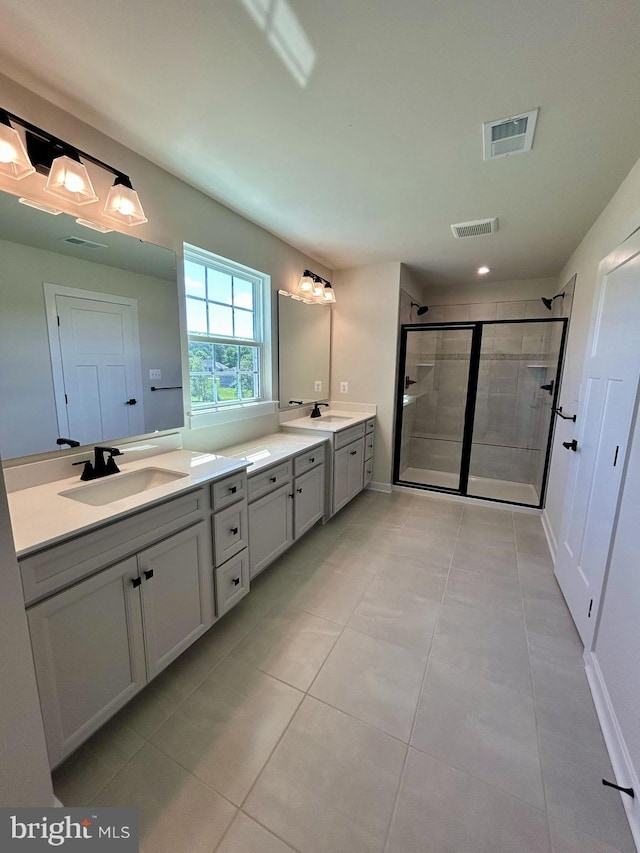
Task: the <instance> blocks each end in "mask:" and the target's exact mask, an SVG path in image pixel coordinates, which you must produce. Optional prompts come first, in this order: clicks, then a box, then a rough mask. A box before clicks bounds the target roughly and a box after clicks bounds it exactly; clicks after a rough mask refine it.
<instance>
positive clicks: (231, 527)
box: [213, 501, 249, 566]
mask: <svg viewBox="0 0 640 853" xmlns="http://www.w3.org/2000/svg"><path fill="white" fill-rule="evenodd" d="M213 543H214V555H215V564H216V566H221V565H222V564H223V563H224V562H225V561H226V560H228V559H229V557H233V555H234V554H237V553H238V551H242V549H243V548H246V547H247V545H248V544H249V535H248V528H247V504H246V501H242V503H239V504H234V505H233V506H230V507H227V509H223V510H222V512H217V513H216V514H215V515H214V516H213Z"/></svg>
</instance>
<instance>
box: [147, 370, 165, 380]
mask: <svg viewBox="0 0 640 853" xmlns="http://www.w3.org/2000/svg"><path fill="white" fill-rule="evenodd" d="M149 379H162V371H161V370H150V371H149Z"/></svg>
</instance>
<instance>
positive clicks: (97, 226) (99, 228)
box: [76, 219, 113, 234]
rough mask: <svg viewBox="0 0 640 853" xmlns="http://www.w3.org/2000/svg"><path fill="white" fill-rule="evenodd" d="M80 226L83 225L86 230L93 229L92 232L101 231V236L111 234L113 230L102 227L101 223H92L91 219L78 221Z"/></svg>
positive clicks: (105, 226)
mask: <svg viewBox="0 0 640 853" xmlns="http://www.w3.org/2000/svg"><path fill="white" fill-rule="evenodd" d="M76 222H77V223H78V225H83V226H84V227H85V228H91V230H92V231H99V232H100V233H101V234H110V233H111V232H112V231H113V228H109V226H108V225H101V224H100V223H99V222H92V221H91V220H90V219H76Z"/></svg>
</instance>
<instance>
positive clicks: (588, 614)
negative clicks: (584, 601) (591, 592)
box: [587, 598, 593, 619]
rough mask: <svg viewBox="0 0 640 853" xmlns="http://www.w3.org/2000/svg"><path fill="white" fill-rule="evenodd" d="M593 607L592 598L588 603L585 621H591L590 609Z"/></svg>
mask: <svg viewBox="0 0 640 853" xmlns="http://www.w3.org/2000/svg"><path fill="white" fill-rule="evenodd" d="M592 607H593V598H592V599H591V601H590V602H589V612H588V613H587V619H591V608H592Z"/></svg>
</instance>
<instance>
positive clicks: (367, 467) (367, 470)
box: [364, 459, 373, 486]
mask: <svg viewBox="0 0 640 853" xmlns="http://www.w3.org/2000/svg"><path fill="white" fill-rule="evenodd" d="M372 476H373V459H367V461H366V462H365V463H364V485H365V486H368V485H369V483H370V482H371V478H372Z"/></svg>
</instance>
